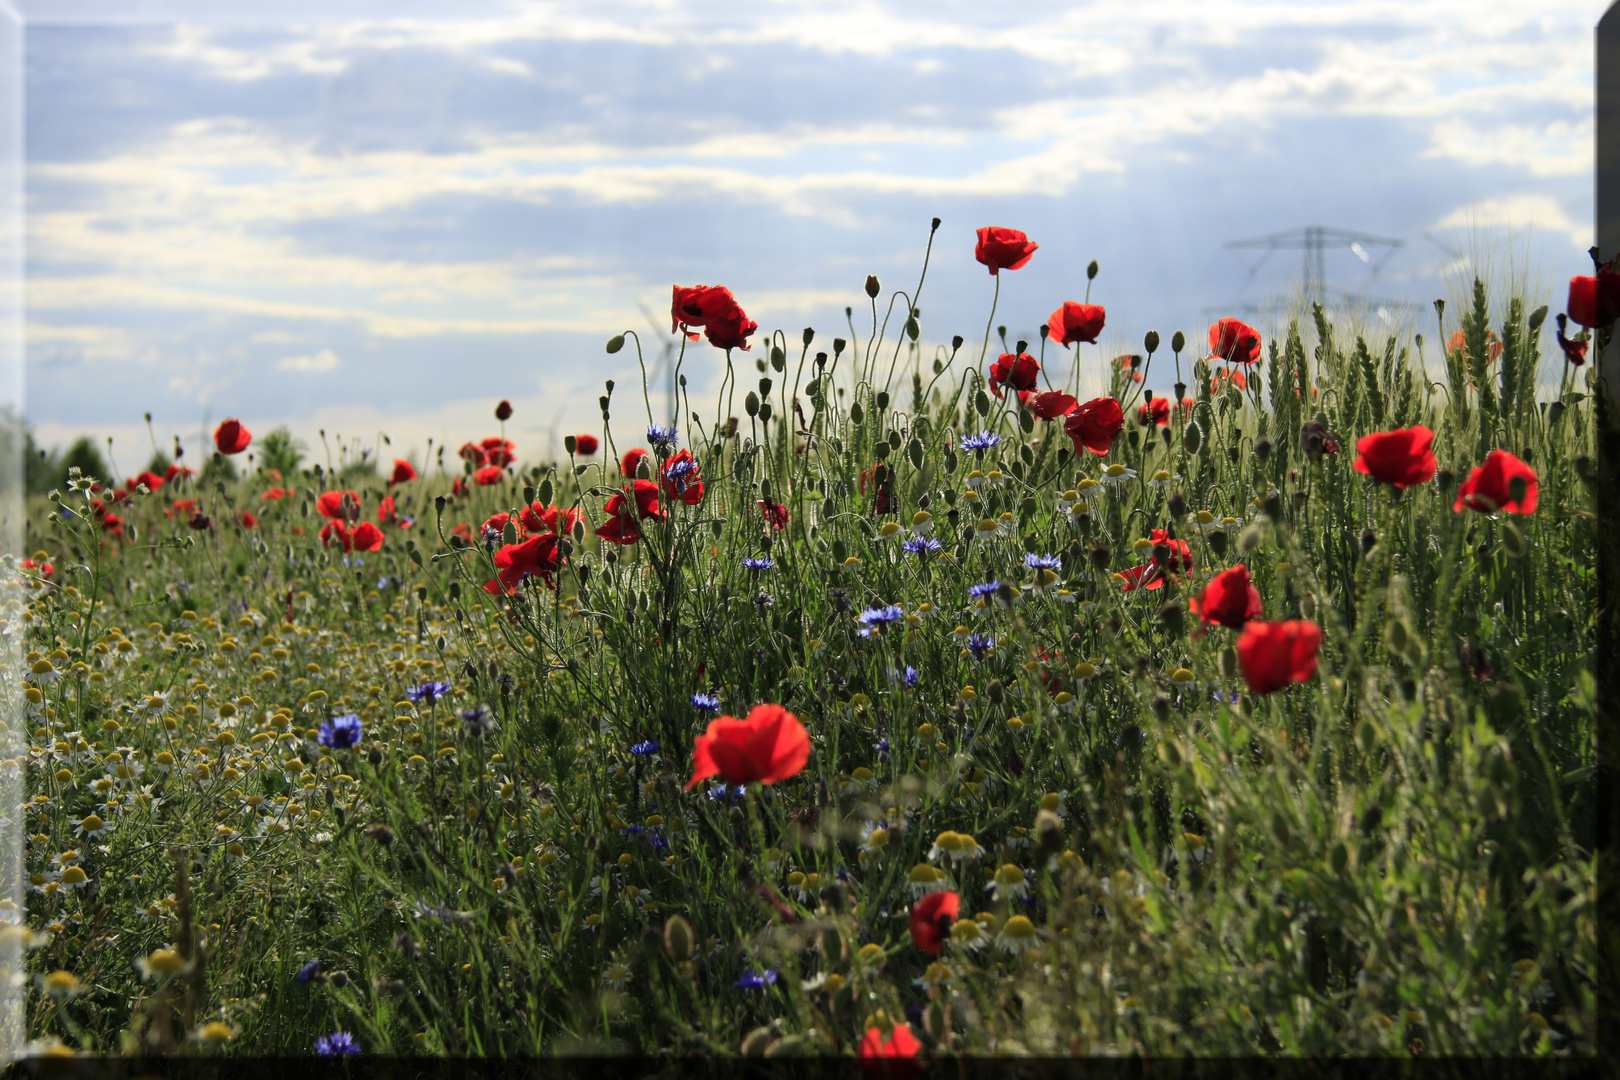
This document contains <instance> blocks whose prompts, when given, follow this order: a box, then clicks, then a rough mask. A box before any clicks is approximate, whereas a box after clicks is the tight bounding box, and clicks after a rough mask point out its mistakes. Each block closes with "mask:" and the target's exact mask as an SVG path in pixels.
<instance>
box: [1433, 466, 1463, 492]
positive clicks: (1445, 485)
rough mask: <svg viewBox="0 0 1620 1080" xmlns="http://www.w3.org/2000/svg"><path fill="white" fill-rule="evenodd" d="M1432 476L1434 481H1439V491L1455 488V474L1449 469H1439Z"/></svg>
mask: <svg viewBox="0 0 1620 1080" xmlns="http://www.w3.org/2000/svg"><path fill="white" fill-rule="evenodd" d="M1434 476H1435V479H1436V480H1438V481H1440V490H1441V491H1450V490H1451V489H1452V488H1454V487H1456V486H1457V474H1456V473H1454V472H1452V471H1451V470H1450V469H1441V470H1440V471H1439V472H1437V473H1435V474H1434Z"/></svg>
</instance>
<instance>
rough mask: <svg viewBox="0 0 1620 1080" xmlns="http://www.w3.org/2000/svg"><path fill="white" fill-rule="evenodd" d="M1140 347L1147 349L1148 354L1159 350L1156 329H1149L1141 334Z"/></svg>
mask: <svg viewBox="0 0 1620 1080" xmlns="http://www.w3.org/2000/svg"><path fill="white" fill-rule="evenodd" d="M1142 348H1144V349H1145V350H1147V354H1148V355H1149V356H1152V355H1153V354H1154V353H1156V352H1158V351H1159V332H1158V331H1157V330H1149V331H1148V332H1147V333H1146V334H1144V335H1142Z"/></svg>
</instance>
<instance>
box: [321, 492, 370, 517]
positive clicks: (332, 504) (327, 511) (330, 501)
mask: <svg viewBox="0 0 1620 1080" xmlns="http://www.w3.org/2000/svg"><path fill="white" fill-rule="evenodd" d="M345 495H347V496H348V497H349V499H350V500H351V501H352V502H353V503H354V505H355V506H359V505H360V496H358V495H356V494H355V493H354V492H352V491H323V492H322V493H321V495H320V497H319V498H318V499H316V500H315V512H316V513H317V514H319V515H321V517H323V518H330V519H332V520H333V521H337V520H340V519H341V518H343V517H344V513H343V496H345Z"/></svg>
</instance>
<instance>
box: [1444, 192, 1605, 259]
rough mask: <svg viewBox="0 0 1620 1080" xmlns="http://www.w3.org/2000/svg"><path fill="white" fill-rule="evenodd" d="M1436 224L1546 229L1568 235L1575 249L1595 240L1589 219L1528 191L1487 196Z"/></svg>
mask: <svg viewBox="0 0 1620 1080" xmlns="http://www.w3.org/2000/svg"><path fill="white" fill-rule="evenodd" d="M1434 227H1435V228H1436V229H1458V230H1464V231H1473V230H1475V229H1480V228H1507V229H1513V230H1528V229H1544V230H1546V231H1547V232H1553V233H1561V234H1563V235H1565V236H1567V237H1569V242H1570V244H1571V245H1572V246H1574V247H1576V248H1585V247H1589V246H1591V243H1592V223H1591V222H1590V221H1577V220H1576V219H1575V218H1573V217H1571V216H1570V214H1569V212H1568V211H1567V210H1565V209H1564V207H1563V206H1562V205H1560V204H1559V202H1558V200H1556V199H1553V198H1551V197H1549V196H1547V195H1538V194H1534V193H1529V192H1526V193H1521V194H1517V195H1509V196H1505V197H1502V198H1495V199H1484V200H1481V201H1480V202H1476V203H1470V204H1469V205H1467V206H1463V207H1459V208H1458V209H1456V210H1453V211H1452V212H1451V213H1449V214H1447V215H1446V216H1445V217H1443V218H1441V219H1440V220H1439V221H1437V222H1435V224H1434Z"/></svg>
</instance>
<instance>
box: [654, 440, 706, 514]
mask: <svg viewBox="0 0 1620 1080" xmlns="http://www.w3.org/2000/svg"><path fill="white" fill-rule="evenodd" d="M661 478H662V481H663V489H664V496H665V497H666V498H670V499H679V500H680V501H681V502H683V503H685V504H686V505H687V506H696V505H697V504H698V503H700V502H702V501H703V471H702V469H700V468H699V467H698V463H697V459H696V458H694V457H693V456H692V452H691V451H690V450H682V451H681V452H680V453H678V454H676V455H675V456H674V457H672V458H670V459H669V460H668V461H666V462H664V467H663V469H662V470H661Z"/></svg>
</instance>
